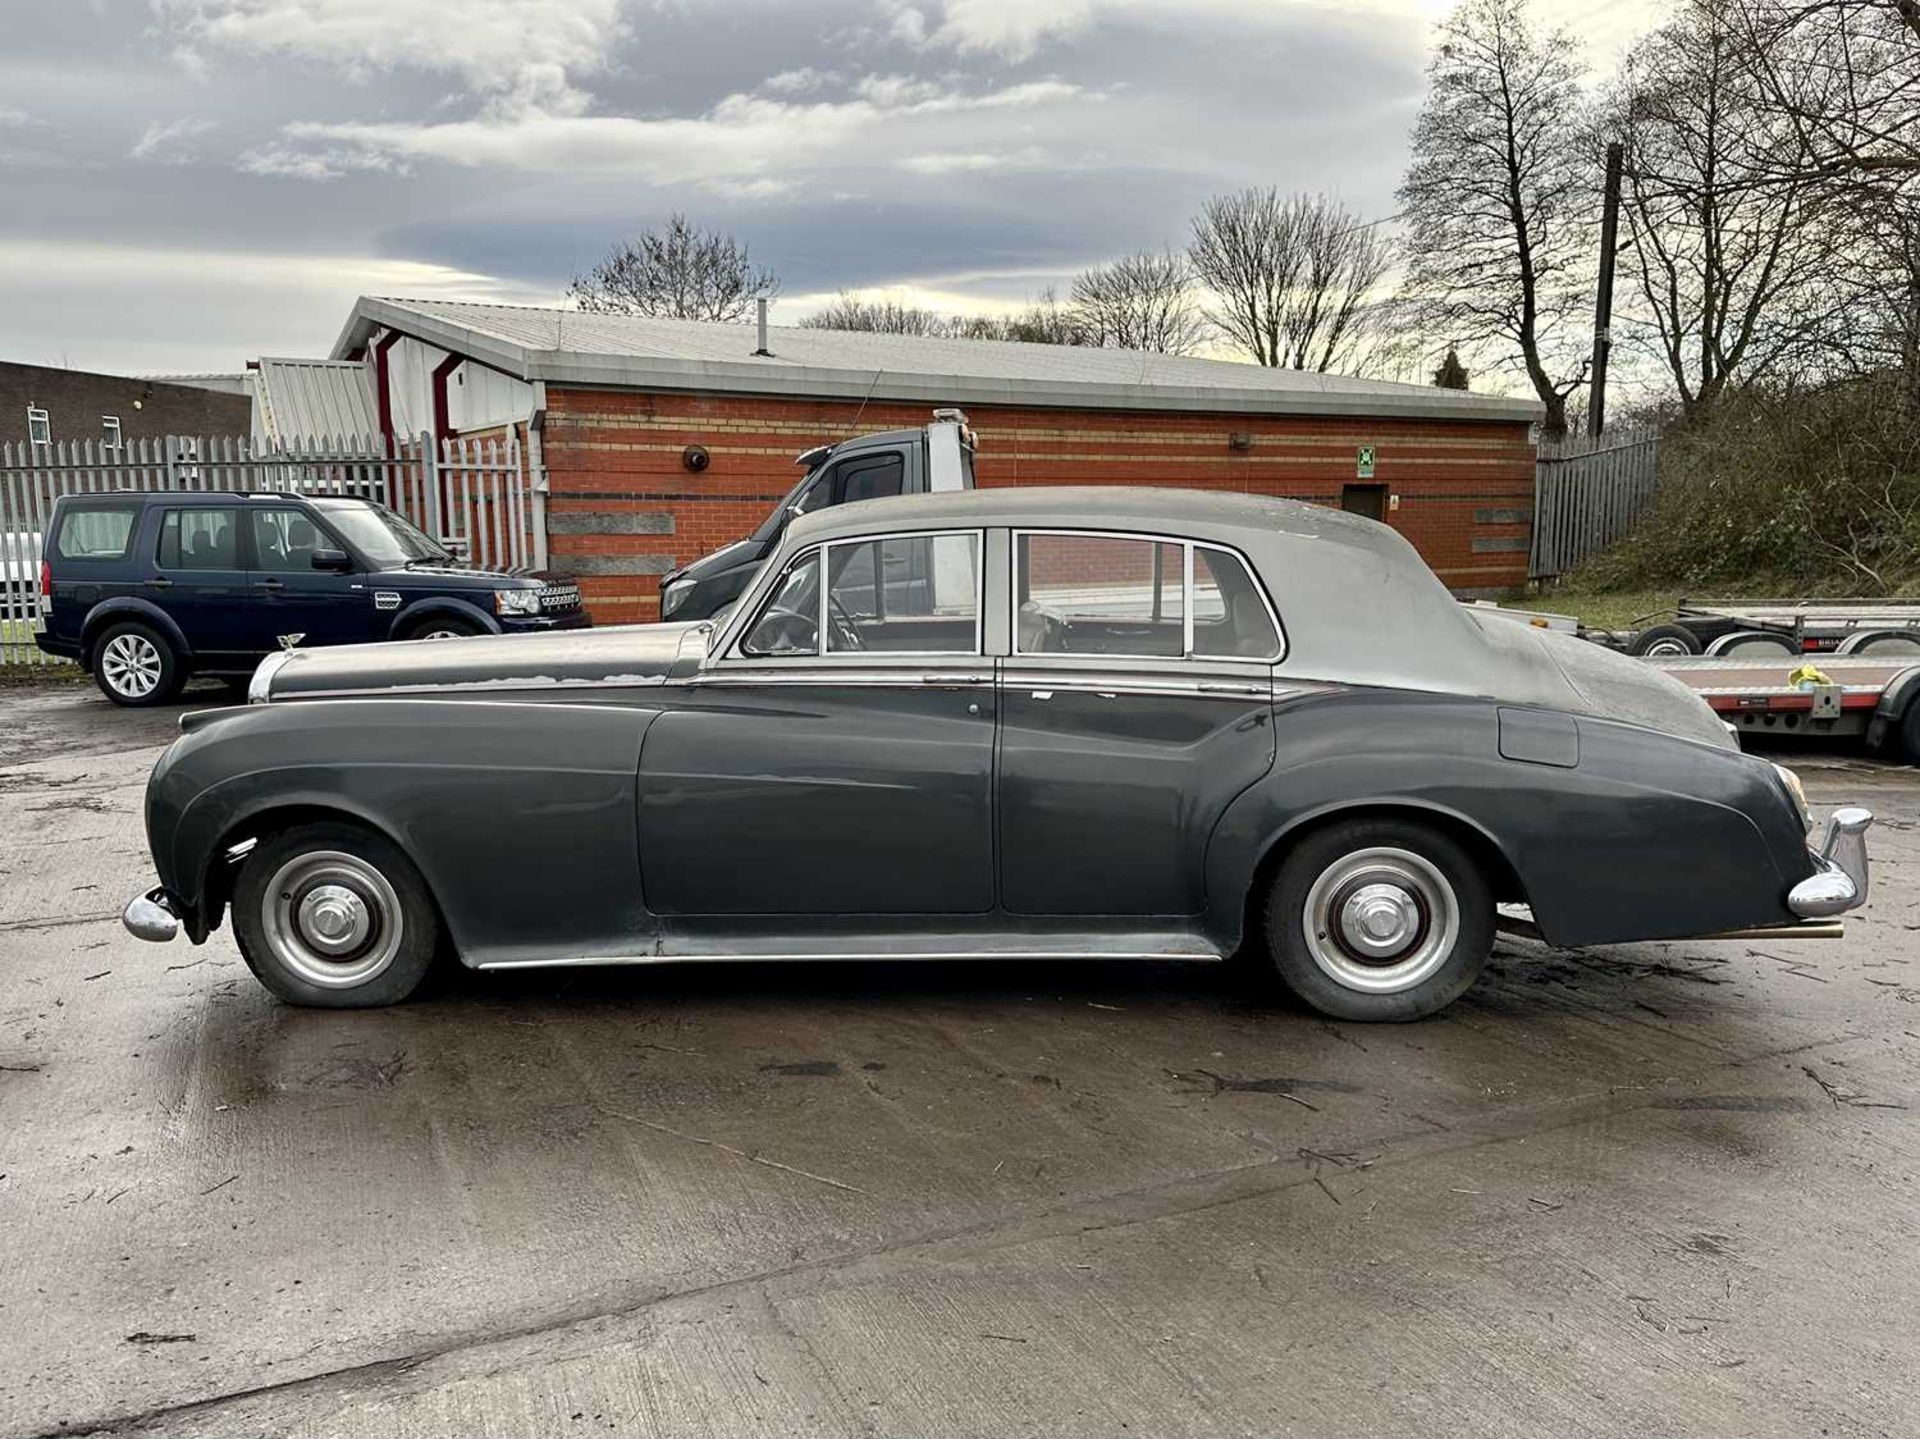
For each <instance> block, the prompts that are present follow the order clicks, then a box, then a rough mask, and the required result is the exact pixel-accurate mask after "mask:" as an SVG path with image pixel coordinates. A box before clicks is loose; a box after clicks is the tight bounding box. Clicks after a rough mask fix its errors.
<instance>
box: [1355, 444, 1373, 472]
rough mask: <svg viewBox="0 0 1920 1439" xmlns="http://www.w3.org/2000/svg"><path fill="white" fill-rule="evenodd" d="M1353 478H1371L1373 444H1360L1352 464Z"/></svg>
mask: <svg viewBox="0 0 1920 1439" xmlns="http://www.w3.org/2000/svg"><path fill="white" fill-rule="evenodd" d="M1353 473H1354V476H1355V478H1357V479H1362V480H1370V479H1372V478H1373V446H1372V445H1362V446H1361V447H1360V453H1359V455H1358V456H1357V457H1356V459H1355V461H1354V466H1353Z"/></svg>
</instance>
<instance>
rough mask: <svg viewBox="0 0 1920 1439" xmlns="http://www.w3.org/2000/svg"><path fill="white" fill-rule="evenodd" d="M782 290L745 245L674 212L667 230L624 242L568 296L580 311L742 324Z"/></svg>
mask: <svg viewBox="0 0 1920 1439" xmlns="http://www.w3.org/2000/svg"><path fill="white" fill-rule="evenodd" d="M779 293H780V281H779V279H778V278H777V277H776V276H775V275H774V273H773V271H771V270H766V269H761V268H759V267H757V266H755V265H754V264H753V263H752V261H751V260H750V259H749V258H748V255H747V247H746V246H745V245H743V244H741V243H740V242H739V241H737V240H735V239H734V238H733V236H731V235H729V234H727V233H725V232H724V231H720V230H703V229H700V228H699V227H697V226H695V225H693V224H691V223H690V222H689V221H688V219H687V217H686V216H685V215H674V216H673V217H672V218H671V219H669V220H668V221H667V225H666V228H665V229H664V230H645V231H642V232H641V233H640V234H639V235H638V236H637V237H636V238H634V239H632V240H623V241H622V242H621V243H619V244H617V245H615V246H614V247H613V249H612V250H610V251H609V252H608V253H607V257H606V259H604V260H602V261H601V262H600V263H599V264H597V265H595V266H594V267H593V268H592V269H591V270H589V271H587V273H586V274H585V275H575V276H574V277H573V282H572V283H571V284H570V285H568V286H567V296H568V298H569V299H571V300H572V301H573V302H574V304H575V305H577V306H578V307H579V308H580V309H582V310H588V311H592V312H594V313H598V314H613V315H662V316H668V317H671V318H673V319H679V320H740V319H744V318H746V316H747V313H748V312H749V311H750V310H751V309H752V308H753V302H754V300H755V299H757V298H760V297H763V296H764V297H766V298H769V299H771V298H772V297H773V296H775V295H777V294H779Z"/></svg>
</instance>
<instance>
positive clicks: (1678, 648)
mask: <svg viewBox="0 0 1920 1439" xmlns="http://www.w3.org/2000/svg"><path fill="white" fill-rule="evenodd" d="M1702 648H1703V646H1702V645H1701V643H1700V636H1698V635H1696V634H1695V633H1694V632H1693V631H1692V630H1690V629H1688V628H1687V627H1686V626H1685V625H1654V626H1652V627H1651V628H1649V629H1644V630H1642V631H1640V633H1639V634H1637V635H1635V636H1634V637H1633V639H1632V640H1631V641H1630V642H1629V643H1628V645H1627V653H1628V654H1630V655H1650V656H1654V657H1658V656H1661V655H1668V656H1672V655H1697V654H1699V653H1700V651H1701V649H1702Z"/></svg>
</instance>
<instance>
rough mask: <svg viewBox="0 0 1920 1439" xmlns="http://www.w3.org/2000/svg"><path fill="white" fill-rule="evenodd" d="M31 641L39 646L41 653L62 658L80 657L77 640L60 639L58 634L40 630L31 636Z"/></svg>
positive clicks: (73, 658)
mask: <svg viewBox="0 0 1920 1439" xmlns="http://www.w3.org/2000/svg"><path fill="white" fill-rule="evenodd" d="M33 642H34V643H35V644H37V645H38V646H40V649H41V651H42V653H45V654H50V655H56V656H58V657H59V658H61V659H63V660H77V659H79V658H80V641H78V640H68V639H62V638H61V637H60V636H59V635H50V634H48V633H47V632H46V631H45V630H42V631H41V632H40V633H39V634H36V635H35V636H34V637H33Z"/></svg>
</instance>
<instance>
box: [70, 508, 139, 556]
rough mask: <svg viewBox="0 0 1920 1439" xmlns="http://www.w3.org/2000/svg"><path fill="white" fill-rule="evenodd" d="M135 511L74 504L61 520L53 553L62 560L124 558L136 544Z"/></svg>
mask: <svg viewBox="0 0 1920 1439" xmlns="http://www.w3.org/2000/svg"><path fill="white" fill-rule="evenodd" d="M134 515H135V511H133V510H130V509H126V508H124V507H122V508H118V509H107V508H90V507H86V506H81V505H75V506H73V507H72V508H71V509H69V510H68V511H67V512H66V515H65V517H64V518H63V519H62V520H61V521H60V537H59V538H58V539H57V540H56V541H55V542H54V553H55V554H57V555H59V556H60V558H61V559H63V560H123V559H125V558H126V557H127V551H128V550H129V549H131V548H132V546H133V521H134Z"/></svg>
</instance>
